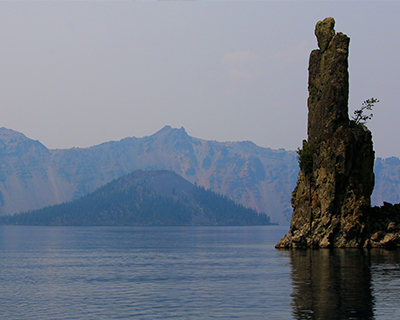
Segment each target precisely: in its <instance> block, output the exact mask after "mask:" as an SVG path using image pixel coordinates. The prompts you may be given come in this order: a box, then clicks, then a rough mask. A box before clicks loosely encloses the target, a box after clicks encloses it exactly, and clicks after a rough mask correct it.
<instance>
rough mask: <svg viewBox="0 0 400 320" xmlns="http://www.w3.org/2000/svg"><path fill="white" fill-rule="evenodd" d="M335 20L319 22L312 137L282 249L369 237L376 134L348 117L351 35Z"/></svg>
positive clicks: (357, 242)
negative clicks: (338, 30)
mask: <svg viewBox="0 0 400 320" xmlns="http://www.w3.org/2000/svg"><path fill="white" fill-rule="evenodd" d="M334 23H335V22H334V19H333V18H326V19H325V20H324V21H320V22H318V23H317V25H316V29H315V34H316V36H317V39H318V44H319V46H320V49H319V50H314V51H312V52H311V55H310V62H309V86H308V90H309V98H308V110H309V113H308V141H304V142H303V153H302V154H300V172H299V176H298V181H297V185H296V188H295V190H294V191H293V194H292V206H293V208H294V212H293V215H292V220H291V225H290V231H289V233H288V234H287V235H285V236H284V238H283V239H281V240H280V241H279V243H278V244H277V245H276V247H277V248H291V247H294V248H296V247H307V248H310V247H311V248H312V247H322V248H325V247H359V246H363V245H364V244H366V243H367V239H369V238H370V229H371V228H370V223H369V216H370V205H371V194H372V191H373V188H374V173H373V166H374V151H373V146H372V135H371V132H370V131H369V130H368V129H367V128H366V127H365V126H364V125H363V124H357V123H355V122H354V121H350V120H349V117H348V106H347V101H348V92H349V83H348V71H347V69H348V61H347V58H348V53H349V41H350V39H349V38H348V37H347V36H346V35H344V34H342V33H335V31H334V29H333V27H334Z"/></svg>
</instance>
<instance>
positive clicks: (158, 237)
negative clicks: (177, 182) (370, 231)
mask: <svg viewBox="0 0 400 320" xmlns="http://www.w3.org/2000/svg"><path fill="white" fill-rule="evenodd" d="M286 231H287V227H280V226H265V227H149V228H145V227H142V228H140V227H133V228H131V227H101V228H100V227H11V226H2V227H0V268H1V272H0V288H1V290H0V299H1V307H0V309H1V310H0V311H1V314H2V317H3V318H5V319H228V318H232V319H387V318H396V316H399V315H400V313H399V312H400V308H399V306H398V301H399V299H398V298H399V296H398V291H399V289H400V252H398V251H385V250H372V251H369V252H368V251H358V250H333V251H329V250H314V251H310V250H308V251H278V250H275V248H274V245H275V243H276V242H277V241H278V240H279V238H280V237H281V236H282V235H283V234H284V233H285V232H286Z"/></svg>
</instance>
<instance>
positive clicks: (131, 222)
mask: <svg viewBox="0 0 400 320" xmlns="http://www.w3.org/2000/svg"><path fill="white" fill-rule="evenodd" d="M0 223H1V224H11V225H13V224H14V225H45V226H46V225H47V226H48V225H53V226H54V225H58V226H243V225H269V224H270V219H269V217H268V216H267V215H265V214H263V213H260V214H259V213H257V212H256V211H255V210H252V209H248V208H245V207H244V206H242V205H238V204H236V203H235V202H234V201H232V200H230V199H229V198H227V197H225V196H222V195H218V194H216V193H214V192H212V191H211V190H206V189H204V188H202V187H198V186H194V185H193V184H192V183H190V182H189V181H187V180H186V179H184V178H182V177H181V176H180V175H178V174H177V173H175V172H173V171H168V170H150V171H143V170H136V171H134V172H133V173H130V174H127V175H124V176H122V177H120V178H118V179H115V180H113V181H111V182H109V183H108V184H106V185H105V186H102V187H100V188H98V189H96V190H95V191H93V192H91V193H89V194H86V195H84V196H83V197H81V198H79V199H78V200H75V201H71V202H68V203H62V204H58V205H53V206H49V207H45V208H42V209H38V210H34V211H30V212H25V213H19V214H15V215H7V216H2V217H0Z"/></svg>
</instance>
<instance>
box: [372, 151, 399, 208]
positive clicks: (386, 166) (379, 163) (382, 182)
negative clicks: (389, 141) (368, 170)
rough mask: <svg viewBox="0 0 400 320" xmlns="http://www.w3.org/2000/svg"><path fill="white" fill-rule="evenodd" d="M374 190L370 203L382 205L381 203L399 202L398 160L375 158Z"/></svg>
mask: <svg viewBox="0 0 400 320" xmlns="http://www.w3.org/2000/svg"><path fill="white" fill-rule="evenodd" d="M374 172H375V189H374V193H373V194H372V203H373V204H374V205H382V203H383V201H385V202H390V203H399V202H400V159H399V158H396V157H390V158H387V159H382V158H377V159H376V161H375V168H374Z"/></svg>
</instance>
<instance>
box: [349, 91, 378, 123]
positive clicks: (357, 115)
mask: <svg viewBox="0 0 400 320" xmlns="http://www.w3.org/2000/svg"><path fill="white" fill-rule="evenodd" d="M378 102H379V100H378V99H376V98H374V97H372V98H371V99H367V100H365V101H364V102H363V103H362V105H361V109H358V110H355V111H354V116H352V117H351V118H352V120H353V121H354V122H355V123H356V124H360V123H361V124H364V123H366V122H367V121H368V120H371V119H372V117H373V116H374V115H373V114H372V113H370V114H368V115H367V114H364V111H365V110H369V111H372V107H373V106H374V105H375V103H378Z"/></svg>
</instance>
